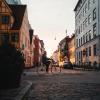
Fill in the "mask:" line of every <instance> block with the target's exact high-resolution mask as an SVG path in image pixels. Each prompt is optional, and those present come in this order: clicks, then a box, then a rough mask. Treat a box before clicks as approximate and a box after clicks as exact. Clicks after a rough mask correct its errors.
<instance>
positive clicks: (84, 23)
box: [83, 21, 85, 30]
mask: <svg viewBox="0 0 100 100" xmlns="http://www.w3.org/2000/svg"><path fill="white" fill-rule="evenodd" d="M84 29H85V21H84V22H83V30H84Z"/></svg>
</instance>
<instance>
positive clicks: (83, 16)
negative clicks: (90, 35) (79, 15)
mask: <svg viewBox="0 0 100 100" xmlns="http://www.w3.org/2000/svg"><path fill="white" fill-rule="evenodd" d="M84 15H85V10H84V8H83V17H84Z"/></svg>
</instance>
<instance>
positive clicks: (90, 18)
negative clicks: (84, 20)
mask: <svg viewBox="0 0 100 100" xmlns="http://www.w3.org/2000/svg"><path fill="white" fill-rule="evenodd" d="M91 21H92V17H91V14H90V15H89V16H88V24H90V23H91Z"/></svg>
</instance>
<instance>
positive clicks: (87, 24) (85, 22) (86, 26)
mask: <svg viewBox="0 0 100 100" xmlns="http://www.w3.org/2000/svg"><path fill="white" fill-rule="evenodd" d="M87 25H88V24H87V18H86V19H85V27H87Z"/></svg>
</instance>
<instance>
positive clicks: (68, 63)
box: [63, 61, 73, 69]
mask: <svg viewBox="0 0 100 100" xmlns="http://www.w3.org/2000/svg"><path fill="white" fill-rule="evenodd" d="M63 67H64V68H65V69H73V65H72V63H71V62H66V61H64V63H63Z"/></svg>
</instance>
